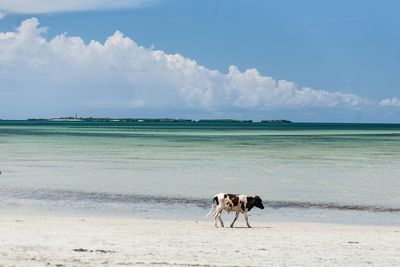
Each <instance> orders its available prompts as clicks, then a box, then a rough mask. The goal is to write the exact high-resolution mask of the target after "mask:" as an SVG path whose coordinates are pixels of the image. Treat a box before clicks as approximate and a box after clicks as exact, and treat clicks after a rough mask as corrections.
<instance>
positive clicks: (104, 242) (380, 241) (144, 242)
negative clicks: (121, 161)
mask: <svg viewBox="0 0 400 267" xmlns="http://www.w3.org/2000/svg"><path fill="white" fill-rule="evenodd" d="M238 226H244V223H243V221H238ZM253 226H254V228H252V229H247V228H234V229H231V228H218V229H216V228H214V226H213V223H212V222H211V219H210V220H209V221H201V222H198V223H196V222H191V221H162V220H159V221H158V220H140V219H120V218H112V219H108V218H71V217H47V218H45V217H32V216H0V266H24V267H25V266H58V267H61V266H130V265H157V266H164V265H182V266H187V265H194V266H203V265H205V266H209V265H212V266H366V265H370V266H371V265H372V266H400V229H399V228H397V227H387V226H357V225H331V224H314V223H260V222H253ZM74 249H83V250H84V251H82V252H79V251H74Z"/></svg>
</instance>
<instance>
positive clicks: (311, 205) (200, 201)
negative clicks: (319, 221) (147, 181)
mask: <svg viewBox="0 0 400 267" xmlns="http://www.w3.org/2000/svg"><path fill="white" fill-rule="evenodd" d="M4 197H8V198H17V199H29V200H43V201H89V202H95V203H121V204H122V203H123V204H137V203H150V204H157V203H158V204H162V205H189V206H196V207H199V208H209V207H210V205H211V203H212V200H211V198H210V199H206V198H187V197H170V196H156V195H139V194H116V193H106V192H82V191H72V190H71V191H68V190H48V189H4V188H2V189H0V198H4ZM263 202H264V205H265V206H266V207H269V208H272V209H284V208H301V209H331V210H348V211H368V212H396V213H397V212H400V208H397V207H384V206H373V205H350V204H338V203H324V202H308V201H279V200H264V201H263Z"/></svg>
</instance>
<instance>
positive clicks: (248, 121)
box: [28, 116, 291, 123]
mask: <svg viewBox="0 0 400 267" xmlns="http://www.w3.org/2000/svg"><path fill="white" fill-rule="evenodd" d="M28 121H60V122H63V121H65V122H74V121H75V122H200V123H217V122H219V123H221V122H223V123H225V122H226V123H229V122H241V123H243V122H245V123H252V122H253V120H236V119H200V120H197V121H196V120H191V119H174V118H94V117H88V118H80V117H77V116H75V117H72V116H71V117H59V118H49V119H44V118H42V119H28ZM261 123H291V121H289V120H262V121H261Z"/></svg>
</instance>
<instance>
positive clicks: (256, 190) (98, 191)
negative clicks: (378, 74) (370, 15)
mask: <svg viewBox="0 0 400 267" xmlns="http://www.w3.org/2000/svg"><path fill="white" fill-rule="evenodd" d="M399 166H400V124H340V123H287V124H286V123H284V124H274V123H247V122H243V123H239V122H219V123H214V122H212V123H210V122H204V123H200V122H154V123H150V122H135V123H134V122H132V123H124V122H55V121H52V122H49V121H4V120H3V121H0V171H1V174H0V211H2V212H8V213H15V212H23V213H40V214H47V213H62V214H76V213H79V214H81V213H82V214H94V215H96V214H97V215H98V214H106V215H110V216H113V215H119V216H138V217H146V218H147V217H149V218H153V217H163V218H164V217H171V216H175V217H177V218H182V219H184V218H191V219H193V218H201V217H202V215H204V214H205V213H207V212H208V209H209V208H210V206H211V199H212V197H213V196H214V194H216V193H219V192H228V193H239V194H246V195H259V196H260V197H261V198H262V199H263V200H264V202H265V203H266V206H267V209H266V210H263V211H261V210H256V211H254V212H253V211H252V213H253V214H252V216H253V217H254V218H255V219H259V220H264V219H265V220H300V221H302V220H305V221H309V220H312V221H314V220H315V221H326V222H345V223H379V224H381V223H383V224H398V223H400V220H399V219H400V168H399ZM182 207H183V208H182Z"/></svg>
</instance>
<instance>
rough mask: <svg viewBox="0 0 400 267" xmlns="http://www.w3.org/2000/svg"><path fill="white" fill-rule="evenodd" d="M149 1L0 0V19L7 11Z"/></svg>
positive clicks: (87, 7)
mask: <svg viewBox="0 0 400 267" xmlns="http://www.w3.org/2000/svg"><path fill="white" fill-rule="evenodd" d="M151 1H153V0H68V1H57V0H29V1H26V0H0V11H1V12H0V19H1V18H2V17H4V15H5V14H7V13H15V14H40V13H53V12H70V11H88V10H103V9H107V10H108V9H120V8H135V7H140V6H143V5H144V4H147V3H149V2H151Z"/></svg>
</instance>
